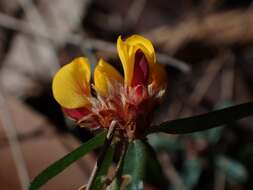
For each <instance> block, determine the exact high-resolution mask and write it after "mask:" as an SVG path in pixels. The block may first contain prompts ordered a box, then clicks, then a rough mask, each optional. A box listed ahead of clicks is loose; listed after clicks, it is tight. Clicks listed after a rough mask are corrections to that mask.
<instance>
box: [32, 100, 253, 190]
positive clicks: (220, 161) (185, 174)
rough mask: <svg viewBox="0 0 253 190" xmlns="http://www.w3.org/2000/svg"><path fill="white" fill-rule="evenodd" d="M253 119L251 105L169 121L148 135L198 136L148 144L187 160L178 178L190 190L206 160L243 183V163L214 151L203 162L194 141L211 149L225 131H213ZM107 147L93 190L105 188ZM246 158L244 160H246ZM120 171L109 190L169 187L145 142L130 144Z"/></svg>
mask: <svg viewBox="0 0 253 190" xmlns="http://www.w3.org/2000/svg"><path fill="white" fill-rule="evenodd" d="M250 115H253V103H252V102H251V103H246V104H241V105H237V106H233V107H229V108H225V109H220V110H216V111H213V112H209V113H207V114H202V115H198V116H194V117H189V118H184V119H178V120H173V121H167V122H164V123H162V124H161V125H160V126H155V127H152V128H150V129H147V131H146V135H147V134H150V133H157V132H165V133H171V134H186V133H193V132H195V133H194V134H190V135H186V136H184V138H179V137H178V136H174V137H172V136H169V135H160V134H159V135H158V134H152V135H150V136H149V142H150V143H151V145H152V146H153V147H154V148H155V149H156V150H157V151H158V152H159V151H165V152H167V153H172V154H174V155H176V154H177V153H178V152H180V154H181V155H184V156H185V158H184V160H182V161H181V162H182V168H181V170H180V171H178V172H179V175H178V176H179V177H181V180H182V184H183V185H184V186H185V188H187V189H193V188H194V186H195V185H196V184H197V182H198V180H199V177H200V175H201V172H202V171H203V165H202V162H200V160H202V159H203V160H204V159H205V160H204V161H205V163H206V164H210V163H208V162H209V161H210V160H214V162H215V163H216V168H217V169H218V170H219V171H221V172H223V173H224V174H225V176H226V177H227V178H228V179H231V180H232V181H233V180H234V181H235V182H238V183H242V182H245V181H246V180H247V179H248V172H247V169H246V168H245V167H244V166H243V165H242V164H241V163H240V162H238V161H236V160H232V159H229V158H228V157H226V156H224V155H222V154H220V155H221V156H219V157H217V156H216V155H215V154H213V153H214V151H211V152H209V154H208V155H205V156H207V157H208V158H205V157H204V158H202V157H200V156H199V155H200V153H199V152H198V151H199V150H198V148H196V147H194V146H195V144H194V141H197V140H198V139H201V141H205V143H206V145H205V146H207V147H205V148H208V146H209V147H211V148H214V147H215V146H216V145H217V143H218V142H219V141H220V139H221V136H222V132H223V129H222V128H215V129H211V128H214V127H217V126H221V125H223V126H224V125H225V124H228V123H231V122H234V121H236V120H239V119H241V118H244V117H247V116H250ZM207 129H210V130H207ZM203 130H207V131H203ZM105 138H106V132H102V133H100V134H98V135H97V136H95V137H94V138H92V139H91V140H89V141H88V142H86V143H84V144H83V145H82V146H80V147H79V148H77V149H76V150H74V151H73V152H71V153H69V154H68V155H66V156H65V157H63V158H61V159H60V160H58V161H56V162H55V163H54V164H52V165H51V166H49V167H48V168H47V169H45V170H44V171H43V172H42V173H41V174H39V175H38V176H37V177H36V178H35V179H34V180H33V182H32V183H31V186H30V188H29V190H36V189H38V188H39V187H41V186H42V185H43V184H45V183H46V182H47V181H48V180H50V179H51V178H53V177H54V176H56V175H57V174H59V173H60V172H62V171H63V170H64V169H65V168H66V167H68V166H69V165H70V164H72V163H73V162H75V161H76V160H77V159H79V158H80V157H82V156H84V155H85V154H87V153H88V152H90V151H92V150H94V149H96V148H98V147H100V146H102V145H103V144H104V141H105ZM187 139H188V140H189V139H190V142H188V143H191V142H193V144H192V145H190V146H186V143H187V142H186V141H187ZM188 145H189V144H188ZM108 146H109V149H106V153H105V154H104V156H103V158H102V160H101V161H102V162H101V164H100V165H99V166H100V167H99V168H98V171H97V173H96V175H95V178H94V179H95V180H94V184H93V185H92V188H91V189H92V190H99V189H101V188H102V185H103V178H104V177H105V176H106V174H107V172H108V169H109V167H110V165H111V163H112V160H113V155H114V154H115V145H112V141H108ZM205 148H204V149H205ZM190 149H194V150H190ZM189 152H195V153H194V154H195V155H194V156H195V157H187V156H186V155H187V153H189ZM197 152H198V153H197ZM242 155H246V156H244V157H248V156H247V155H249V151H246V152H245V153H243V154H242ZM250 155H251V154H250ZM198 156H199V157H198ZM209 157H210V158H209ZM244 157H243V159H246V158H244ZM121 169H122V170H121ZM121 169H120V170H119V173H118V174H117V176H116V178H115V179H114V180H113V182H112V184H111V185H110V188H109V189H110V190H119V189H120V188H121V187H122V184H124V183H125V182H126V181H128V183H125V184H124V185H126V190H141V189H143V185H144V184H143V183H144V180H145V181H148V182H150V183H152V184H156V186H159V184H160V185H161V184H162V186H163V187H165V186H167V185H168V182H167V181H166V179H165V177H164V175H163V171H162V168H161V166H160V164H159V162H158V161H157V159H156V155H155V152H154V150H153V148H152V147H151V146H150V145H149V144H148V143H147V142H146V141H144V140H141V139H136V140H134V141H132V142H130V143H129V146H128V149H127V152H126V155H125V158H124V161H123V165H122V168H121ZM126 179H128V180H126ZM122 182H123V183H122Z"/></svg>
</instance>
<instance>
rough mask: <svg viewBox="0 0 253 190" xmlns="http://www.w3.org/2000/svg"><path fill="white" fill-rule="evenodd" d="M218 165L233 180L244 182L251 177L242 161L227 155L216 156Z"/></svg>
mask: <svg viewBox="0 0 253 190" xmlns="http://www.w3.org/2000/svg"><path fill="white" fill-rule="evenodd" d="M216 167H217V168H218V169H219V170H220V171H221V172H223V173H224V174H225V175H226V176H227V178H229V179H230V181H232V182H237V183H243V182H245V181H246V180H247V179H248V177H249V176H248V172H247V169H246V168H245V167H244V166H243V165H242V164H241V163H240V162H238V161H236V160H232V159H230V158H227V157H225V156H219V157H217V158H216Z"/></svg>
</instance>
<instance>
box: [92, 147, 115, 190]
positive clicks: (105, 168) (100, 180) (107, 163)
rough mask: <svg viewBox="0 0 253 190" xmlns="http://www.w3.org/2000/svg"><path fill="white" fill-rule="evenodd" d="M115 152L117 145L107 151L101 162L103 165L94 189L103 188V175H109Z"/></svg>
mask: <svg viewBox="0 0 253 190" xmlns="http://www.w3.org/2000/svg"><path fill="white" fill-rule="evenodd" d="M114 152H115V145H112V146H110V147H109V149H108V150H107V152H106V153H105V158H104V160H103V162H102V164H101V167H100V168H99V170H98V173H97V176H96V179H95V181H94V185H93V187H92V190H101V189H102V187H103V177H106V175H107V172H108V169H109V167H110V165H111V163H112V159H113V155H114Z"/></svg>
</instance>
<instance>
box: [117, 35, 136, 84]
mask: <svg viewBox="0 0 253 190" xmlns="http://www.w3.org/2000/svg"><path fill="white" fill-rule="evenodd" d="M117 50H118V54H119V58H120V60H121V63H122V66H123V70H124V79H125V83H126V84H127V85H130V84H131V80H132V76H133V69H134V64H133V62H132V61H130V57H129V53H128V51H129V48H128V47H127V45H126V44H125V42H123V41H122V39H121V36H119V37H118V40H117Z"/></svg>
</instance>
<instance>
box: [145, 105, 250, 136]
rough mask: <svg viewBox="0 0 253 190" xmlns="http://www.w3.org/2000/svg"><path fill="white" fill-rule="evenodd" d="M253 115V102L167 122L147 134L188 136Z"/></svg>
mask: <svg viewBox="0 0 253 190" xmlns="http://www.w3.org/2000/svg"><path fill="white" fill-rule="evenodd" d="M251 115H253V102H249V103H245V104H240V105H237V106H232V107H229V108H224V109H221V110H216V111H212V112H209V113H206V114H202V115H198V116H193V117H188V118H183V119H177V120H172V121H167V122H164V123H162V124H160V125H159V126H154V127H152V128H150V129H149V130H148V131H147V133H154V132H165V133H170V134H186V133H193V132H197V131H202V130H206V129H211V128H214V127H218V126H221V125H224V124H227V123H230V122H234V121H236V120H239V119H242V118H244V117H248V116H251Z"/></svg>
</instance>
